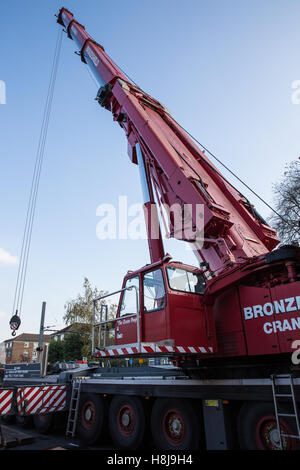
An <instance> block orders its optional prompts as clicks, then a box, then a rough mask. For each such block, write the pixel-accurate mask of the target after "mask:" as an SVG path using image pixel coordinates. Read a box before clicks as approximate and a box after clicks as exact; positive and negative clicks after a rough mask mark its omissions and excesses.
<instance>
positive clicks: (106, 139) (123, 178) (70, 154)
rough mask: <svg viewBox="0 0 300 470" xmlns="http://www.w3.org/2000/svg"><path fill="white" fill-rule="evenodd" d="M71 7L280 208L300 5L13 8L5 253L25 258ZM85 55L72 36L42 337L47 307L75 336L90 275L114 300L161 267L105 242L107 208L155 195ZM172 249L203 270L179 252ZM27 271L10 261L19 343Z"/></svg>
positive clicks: (296, 141) (34, 297)
mask: <svg viewBox="0 0 300 470" xmlns="http://www.w3.org/2000/svg"><path fill="white" fill-rule="evenodd" d="M61 6H65V7H66V8H68V9H70V10H71V11H72V12H73V13H74V15H75V18H76V19H77V20H78V21H79V22H80V23H82V24H84V25H85V27H86V29H87V31H88V32H89V33H90V34H91V35H92V36H93V37H94V38H95V40H96V41H98V42H100V43H101V44H103V45H104V47H105V50H106V52H107V53H108V54H109V55H110V56H111V57H112V58H113V60H114V61H115V62H116V63H117V64H118V65H120V67H121V68H122V69H124V70H125V71H126V72H127V73H128V75H129V76H130V77H132V78H133V79H134V81H135V82H137V83H138V84H139V85H140V86H141V87H142V88H143V89H144V90H146V91H147V92H148V93H150V94H152V95H153V96H154V97H155V98H157V99H158V100H160V101H161V102H162V103H164V104H165V105H166V106H167V107H168V108H169V109H170V111H171V113H172V114H173V116H174V117H175V119H176V120H177V121H179V122H180V123H181V124H182V125H183V126H184V127H185V128H187V129H188V130H189V131H190V132H191V133H192V134H193V135H195V136H196V137H197V138H198V139H199V140H200V141H201V142H203V143H204V144H205V145H206V146H207V147H208V148H209V149H210V150H212V151H213V152H214V153H215V154H216V155H217V156H218V157H219V158H220V159H221V160H222V161H223V162H224V163H225V164H226V165H228V166H229V167H230V168H232V169H233V170H234V171H235V172H236V173H237V174H238V175H239V176H240V177H241V178H242V179H244V180H245V181H246V182H247V183H248V184H249V185H250V186H251V187H253V189H255V191H256V192H258V193H259V194H260V195H261V196H262V197H263V198H264V199H266V200H267V201H268V202H271V201H272V184H273V183H274V182H276V181H277V180H279V179H280V177H281V175H282V173H283V171H284V165H285V164H286V163H288V162H290V161H291V160H294V159H296V158H298V156H299V151H300V134H299V123H300V105H295V104H292V102H291V95H292V91H293V90H292V83H293V81H295V80H299V79H300V60H299V44H300V28H299V20H298V19H299V15H300V3H299V1H296V0H287V1H286V0H285V1H284V0H272V1H269V0H263V1H256V0H244V1H237V0H236V1H232V0H227V1H224V0H222V1H221V0H219V1H218V0H213V1H210V2H208V1H201V0H187V1H186V2H182V1H179V0H161V1H158V0H151V1H146V0H139V1H136V0H130V1H124V0H122V1H121V0H116V1H114V2H113V3H112V2H104V1H99V0H98V1H96V0H89V1H87V2H83V1H79V0H69V1H68V2H66V3H65V4H62V3H61V2H57V1H56V0H51V1H50V0H44V1H43V2H41V1H38V0H26V1H25V0H15V1H14V2H9V1H7V0H6V1H5V0H3V1H2V2H1V4H0V44H1V53H0V80H3V81H5V83H6V94H7V95H6V104H5V105H0V137H1V146H0V152H1V153H0V158H1V172H0V182H1V184H0V224H1V231H0V254H1V250H4V252H5V253H9V254H10V255H11V256H12V257H18V256H19V255H20V250H21V242H22V235H23V230H24V223H25V216H26V209H27V203H28V198H29V191H30V184H31V178H32V173H33V168H34V161H35V155H36V149H37V143H38V137H39V132H40V126H41V120H42V114H43V108H44V103H45V98H46V91H47V87H48V82H49V77H50V70H51V63H52V57H53V52H54V46H55V41H56V36H57V28H58V27H59V26H58V25H57V24H56V19H55V17H54V14H55V13H57V12H58V10H59V8H60V7H61ZM75 49H76V48H75V44H74V42H72V41H70V40H69V39H67V38H66V37H64V40H63V45H62V55H61V61H60V65H59V71H58V77H57V85H56V90H55V98H54V106H53V110H52V115H51V121H50V127H49V133H48V140H47V145H46V152H45V162H44V166H43V171H42V176H41V182H40V191H39V197H38V202H37V209H36V218H35V224H34V229H33V236H32V244H31V251H30V258H29V265H28V275H27V281H26V288H25V295H24V302H23V311H22V314H21V319H22V325H21V328H20V330H19V332H20V333H22V332H37V331H38V328H39V321H40V310H41V304H42V301H44V300H45V301H46V302H47V313H46V325H56V326H58V327H60V326H63V325H62V316H63V313H64V303H65V302H66V301H67V300H69V299H71V298H73V297H75V296H76V295H77V293H78V292H79V291H80V290H81V286H82V282H83V277H84V276H87V277H88V278H89V279H90V281H91V283H92V285H97V287H98V288H99V289H105V290H115V289H117V288H119V286H120V284H121V281H122V278H123V275H124V274H125V273H126V271H127V270H128V269H135V268H138V267H140V266H142V265H144V264H145V263H147V262H148V261H149V259H148V251H147V242H146V241H145V240H135V241H133V240H99V239H98V238H97V237H96V226H97V222H98V221H99V218H97V216H96V209H97V207H98V206H99V204H101V203H104V202H105V203H111V204H117V201H118V197H119V196H120V195H126V196H127V197H128V201H129V204H130V203H136V202H141V201H142V193H141V189H140V184H139V176H138V171H137V168H136V167H135V165H132V164H131V163H130V161H129V158H128V157H127V143H126V139H125V136H124V135H123V133H122V131H121V130H120V129H119V127H118V126H117V125H116V124H115V123H113V122H112V117H111V115H110V114H109V113H108V112H106V111H105V110H103V109H102V108H100V107H99V106H98V105H97V103H96V102H95V101H94V97H95V95H96V92H97V90H96V87H95V84H94V83H93V81H92V80H91V77H90V76H89V74H88V72H87V70H86V66H84V64H83V63H82V62H81V61H80V59H79V58H78V56H76V55H75V54H74V50H75ZM221 171H222V172H223V173H224V174H225V176H228V175H227V174H226V172H224V171H223V169H221ZM229 179H230V181H231V182H232V183H233V184H234V185H235V186H236V187H238V188H239V189H240V190H242V192H244V194H245V195H246V196H248V197H249V199H250V200H251V201H252V202H254V203H255V205H256V207H257V209H258V210H259V211H260V212H261V213H262V215H263V216H265V217H267V216H268V215H270V212H269V210H268V209H267V208H265V207H264V206H263V205H262V204H261V203H260V202H259V201H256V200H255V198H254V197H253V196H252V195H251V194H249V193H248V192H247V191H246V190H244V188H243V187H242V186H240V185H239V184H238V183H237V182H235V181H234V180H233V179H232V178H231V177H229ZM167 251H169V252H171V253H172V254H173V255H174V257H175V258H177V259H180V258H181V259H183V260H187V261H190V262H192V261H193V259H192V257H191V254H190V253H188V252H186V251H185V250H184V247H183V246H182V245H181V244H180V243H178V242H177V243H176V244H175V243H172V242H170V243H168V244H167ZM2 254H3V252H2ZM1 260H2V261H1ZM14 261H15V260H14V259H10V258H8V259H5V257H4V256H2V257H1V256H0V341H2V340H4V339H7V338H9V337H10V330H9V327H8V321H9V319H10V316H11V309H12V302H13V294H14V288H15V282H16V275H17V263H15V262H14Z"/></svg>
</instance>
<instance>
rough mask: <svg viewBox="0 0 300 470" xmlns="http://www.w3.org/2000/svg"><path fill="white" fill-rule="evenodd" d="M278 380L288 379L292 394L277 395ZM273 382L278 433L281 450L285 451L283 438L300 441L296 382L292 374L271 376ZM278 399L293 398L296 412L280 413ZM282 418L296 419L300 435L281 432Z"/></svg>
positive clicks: (299, 430) (298, 430)
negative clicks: (280, 419) (280, 420)
mask: <svg viewBox="0 0 300 470" xmlns="http://www.w3.org/2000/svg"><path fill="white" fill-rule="evenodd" d="M277 379H287V380H288V381H289V382H288V385H289V387H290V393H277V392H276V385H277V386H278V384H277V383H276V380H277ZM271 380H272V392H273V400H274V408H275V416H276V423H277V429H278V433H279V443H280V449H281V450H283V442H282V438H283V437H289V438H292V439H299V440H300V425H299V417H298V411H297V404H296V400H295V389H294V381H293V376H292V375H291V374H283V375H282V374H280V375H271ZM278 398H291V399H292V400H291V401H292V405H293V410H294V412H293V413H280V412H279V411H278V401H277V399H278ZM281 416H285V417H290V418H294V419H295V421H296V426H297V432H298V435H295V434H285V433H283V432H281V429H280V422H279V418H280V417H281Z"/></svg>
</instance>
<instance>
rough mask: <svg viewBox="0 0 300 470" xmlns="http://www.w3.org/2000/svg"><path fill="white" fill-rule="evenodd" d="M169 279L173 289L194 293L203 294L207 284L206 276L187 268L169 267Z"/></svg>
mask: <svg viewBox="0 0 300 470" xmlns="http://www.w3.org/2000/svg"><path fill="white" fill-rule="evenodd" d="M167 275H168V281H169V285H170V287H171V289H173V290H178V291H181V292H191V293H193V294H203V292H204V290H205V286H206V282H205V277H204V276H203V274H201V273H195V272H191V271H187V270H186V269H180V268H173V267H171V266H168V267H167Z"/></svg>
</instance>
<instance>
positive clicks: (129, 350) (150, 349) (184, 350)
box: [96, 343, 213, 357]
mask: <svg viewBox="0 0 300 470" xmlns="http://www.w3.org/2000/svg"><path fill="white" fill-rule="evenodd" d="M212 352H213V348H212V347H210V346H208V347H204V346H175V347H174V346H163V345H160V344H155V343H152V344H141V351H140V353H142V354H145V353H146V354H157V353H181V354H211V353H212ZM130 354H139V351H138V348H137V347H133V346H132V347H125V348H111V349H106V350H104V351H103V350H100V351H97V352H96V355H97V356H98V357H108V356H122V355H127V356H128V355H130Z"/></svg>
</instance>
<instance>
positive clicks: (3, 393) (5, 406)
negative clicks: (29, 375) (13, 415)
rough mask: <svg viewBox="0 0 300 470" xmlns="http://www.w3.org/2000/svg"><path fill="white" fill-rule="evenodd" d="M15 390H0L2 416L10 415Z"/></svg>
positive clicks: (0, 412)
mask: <svg viewBox="0 0 300 470" xmlns="http://www.w3.org/2000/svg"><path fill="white" fill-rule="evenodd" d="M12 398H13V390H11V389H0V415H8V414H9V413H10V411H11V405H12Z"/></svg>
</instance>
